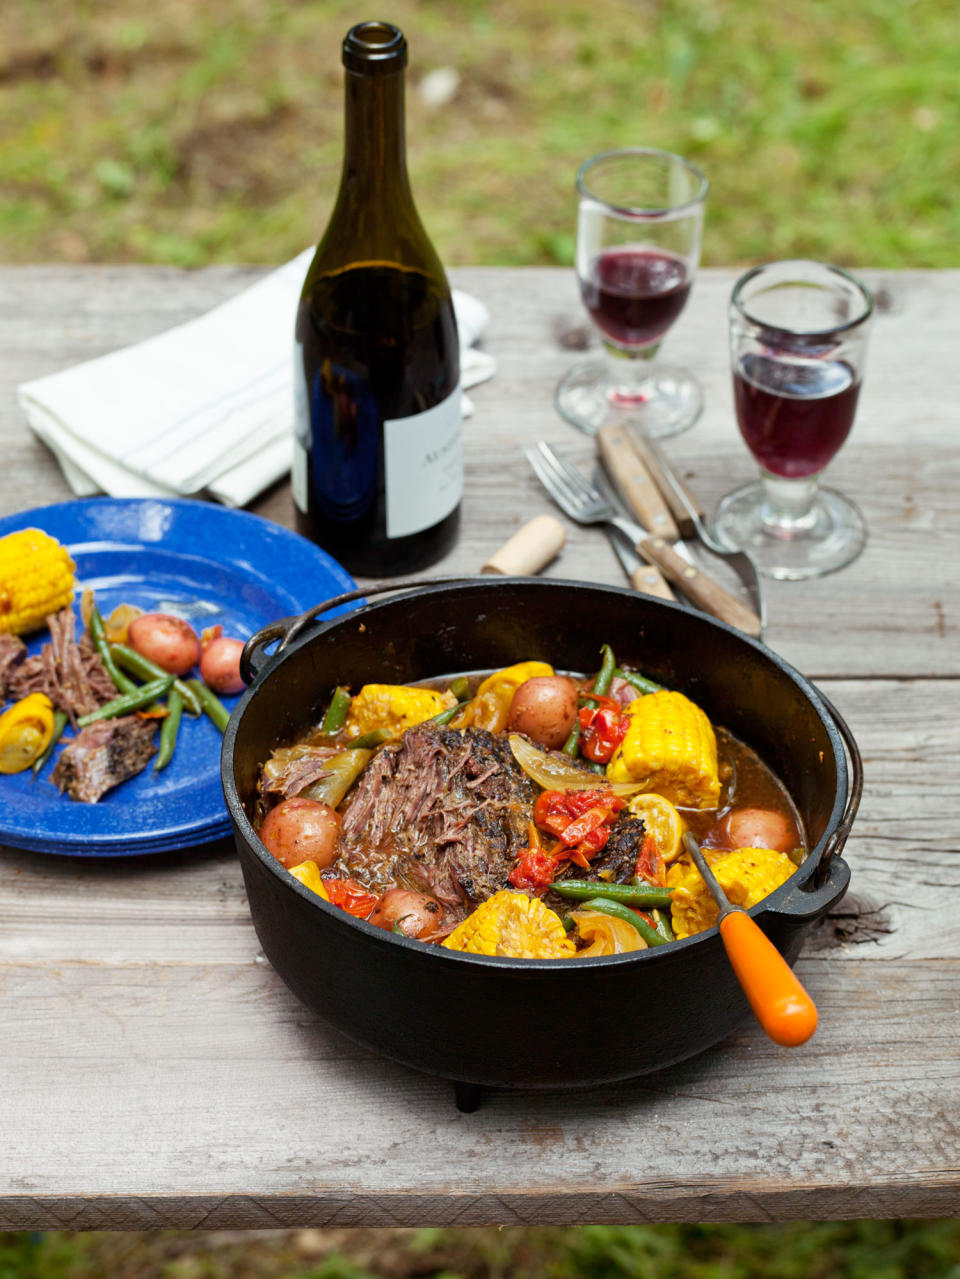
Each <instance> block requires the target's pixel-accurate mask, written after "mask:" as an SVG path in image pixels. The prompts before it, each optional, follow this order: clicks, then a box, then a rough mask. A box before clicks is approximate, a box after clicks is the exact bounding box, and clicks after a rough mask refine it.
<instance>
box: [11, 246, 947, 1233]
mask: <svg viewBox="0 0 960 1279" xmlns="http://www.w3.org/2000/svg"><path fill="white" fill-rule="evenodd" d="M260 273H261V269H260V268H211V269H209V270H206V271H201V272H197V273H184V272H180V271H176V270H172V269H165V268H151V269H145V268H135V267H102V268H101V267H82V268H61V267H23V268H0V446H2V451H3V458H4V466H3V468H2V469H0V513H4V514H5V513H9V512H13V511H18V510H22V509H27V508H30V507H33V506H38V505H42V504H44V503H47V502H51V501H58V500H63V499H64V498H66V497H68V496H69V493H68V490H67V488H66V485H65V484H64V482H63V479H62V477H61V475H60V472H59V469H58V467H57V465H56V463H55V462H54V461H53V460H52V458H51V457H50V455H49V454H48V453H47V452H46V450H45V449H44V448H43V446H41V445H40V444H38V443H37V442H36V441H35V440H34V439H33V437H32V435H31V434H30V432H29V431H28V429H27V427H26V425H25V422H24V419H23V416H22V414H21V411H20V409H19V407H18V406H17V403H16V397H15V388H16V386H17V385H18V384H19V383H20V382H22V381H25V380H27V379H28V378H31V377H35V376H38V375H40V374H42V373H44V372H49V371H53V370H54V369H57V368H62V367H66V366H67V365H69V364H72V363H75V362H77V361H79V360H84V359H89V358H91V357H92V356H94V355H98V354H101V353H103V352H105V351H108V350H112V349H114V348H116V347H118V346H120V345H123V344H125V343H127V342H130V341H134V340H137V339H139V338H143V337H147V336H149V335H151V334H153V333H156V332H160V331H162V330H163V329H165V328H167V327H169V326H171V325H173V324H175V323H178V322H179V321H181V320H184V319H187V318H189V317H191V316H194V315H197V314H199V313H201V312H202V311H204V310H205V309H207V308H209V307H210V306H212V305H213V304H215V303H216V302H218V301H221V300H223V299H225V298H226V297H228V296H230V295H231V294H232V293H234V292H236V291H237V290H239V289H241V288H243V287H244V286H245V285H247V284H249V283H251V282H252V281H253V280H254V279H256V278H257V277H258V276H259V274H260ZM451 274H452V276H453V279H454V282H455V283H457V284H458V285H459V286H461V287H463V288H466V289H468V290H469V291H471V292H473V293H475V294H476V295H477V296H478V297H480V298H481V299H482V300H483V301H484V302H486V303H487V305H488V306H489V308H490V312H491V323H490V329H489V332H488V335H487V337H486V340H485V346H486V349H488V350H489V351H491V352H492V353H493V354H494V355H495V356H496V357H497V361H498V372H497V375H496V377H495V379H494V380H493V381H492V382H490V383H488V384H486V385H484V386H480V387H477V388H476V389H475V390H474V391H473V392H471V395H472V398H473V399H474V400H475V403H476V414H475V416H474V417H473V418H472V419H470V420H469V421H468V422H467V424H466V458H467V486H466V493H465V499H464V522H463V533H462V536H461V539H460V541H459V543H458V545H457V547H456V549H455V551H454V552H453V553H452V554H451V556H449V557H448V559H447V560H446V561H445V562H444V563H443V564H441V565H438V566H436V567H435V568H434V569H433V570H431V574H430V575H433V574H440V573H445V572H451V571H454V572H460V571H462V572H475V571H477V570H478V569H479V567H480V565H481V564H482V563H483V562H484V560H485V559H486V558H487V557H488V556H489V555H490V553H491V552H492V551H493V550H494V549H496V547H498V546H499V545H500V544H501V543H502V542H504V541H505V540H506V538H507V537H508V536H509V534H510V533H511V532H512V531H513V530H514V529H516V528H518V527H519V526H520V525H521V524H522V523H524V522H525V521H526V520H528V519H529V518H530V517H531V516H533V515H536V514H538V513H540V512H544V511H551V512H553V508H552V507H551V506H550V503H549V500H548V499H547V498H546V497H545V495H544V494H543V493H542V491H541V490H540V489H539V486H538V484H537V483H536V481H535V480H534V478H533V476H532V475H531V474H530V473H528V471H527V469H526V466H525V464H524V462H523V459H522V456H521V453H520V448H521V445H522V444H524V443H530V442H532V441H534V440H535V439H537V438H539V437H543V438H546V439H547V440H549V441H550V442H551V444H553V445H554V446H555V447H557V448H558V449H561V450H563V451H564V453H565V454H566V455H567V456H569V457H571V459H573V460H575V461H583V462H585V461H587V460H588V459H589V457H590V451H591V450H590V444H589V442H588V441H587V440H586V439H585V438H584V437H581V436H579V435H577V434H576V432H574V431H573V430H572V429H571V428H569V427H567V426H566V425H565V424H563V423H562V422H561V421H560V419H559V418H558V417H557V415H556V413H555V411H554V409H553V406H552V396H553V389H554V386H555V384H556V382H557V380H558V378H559V377H560V375H561V374H562V372H563V371H564V370H565V369H566V368H567V367H568V366H569V365H570V363H572V362H573V361H574V360H575V359H578V358H582V352H581V351H578V350H577V349H575V347H576V346H577V345H578V344H579V343H581V341H582V340H583V338H584V336H585V335H586V336H588V335H587V334H586V330H585V328H584V323H585V322H584V316H583V314H582V312H581V310H580V306H579V301H578V298H577V291H576V285H575V281H574V279H573V277H572V274H571V273H570V272H567V271H562V270H550V269H529V270H521V269H495V268H475V269H463V270H458V271H454V272H452V273H451ZM735 275H736V272H734V271H729V270H708V271H704V272H702V273H701V275H700V277H699V278H698V281H697V283H696V286H695V289H694V293H693V296H692V300H691V303H690V305H689V307H688V308H687V310H686V312H685V313H684V315H683V316H682V318H681V321H680V322H679V324H678V325H677V328H676V330H675V332H674V333H672V334H671V335H670V338H669V339H668V343H667V348H668V351H667V353H668V354H669V356H670V358H671V359H675V360H677V361H679V362H686V363H688V364H690V365H692V366H694V367H695V368H696V369H697V371H698V373H699V375H700V376H701V379H702V381H703V385H704V391H705V398H706V405H707V408H706V412H705V414H704V417H703V419H702V420H701V422H700V423H698V424H697V426H696V427H695V429H694V430H692V431H690V432H688V433H686V434H685V435H683V436H679V437H677V438H675V439H674V440H671V441H668V442H667V445H666V448H667V452H668V454H669V456H670V458H671V460H672V461H674V462H675V463H676V464H677V465H678V466H679V468H680V470H681V474H682V475H683V476H684V478H685V479H686V480H688V481H689V483H690V484H691V486H692V487H693V488H694V489H695V491H696V493H697V495H698V497H700V499H701V500H702V501H703V503H704V505H705V507H706V509H707V511H710V510H711V509H712V507H713V505H714V504H715V502H716V501H717V500H718V499H719V497H720V496H722V494H723V493H724V492H726V491H727V490H728V489H729V488H730V487H732V486H733V485H735V484H738V483H741V482H745V481H746V480H748V479H750V478H751V477H752V474H753V464H752V462H751V460H750V457H749V455H748V454H747V452H746V449H745V448H744V446H743V445H742V443H741V442H740V440H739V437H738V435H737V431H736V428H735V426H734V424H733V418H732V409H731V395H730V387H729V367H728V355H727V347H726V328H725V306H726V299H727V297H728V296H729V291H730V287H731V285H732V282H733V280H734V278H735ZM864 275H865V277H866V278H867V280H868V282H869V283H870V284H872V285H873V286H874V287H875V288H876V289H877V290H878V294H879V299H880V303H881V305H880V308H879V313H878V318H877V323H876V327H875V331H874V334H873V337H872V341H871V351H870V357H869V361H868V366H867V373H866V380H865V384H864V389H863V394H862V396H861V402H860V409H859V413H858V418H857V422H856V424H855V426H854V430H853V433H852V435H851V437H850V440H849V442H848V444H847V445H846V447H845V449H844V451H843V452H842V453H841V455H840V457H839V458H838V459H837V461H836V462H835V464H834V465H833V466H832V467H831V468H830V472H829V481H828V482H829V483H831V484H833V485H835V486H836V487H837V488H840V489H842V490H843V491H844V492H846V493H847V494H848V495H850V496H851V497H853V498H854V499H855V500H856V501H857V502H858V504H859V505H860V506H861V508H862V509H863V511H864V513H865V515H866V518H867V522H868V524H869V527H870V542H869V545H868V547H867V550H866V552H865V553H864V555H863V556H862V557H861V559H860V560H858V561H857V562H856V563H855V564H854V565H852V566H850V567H849V568H847V569H846V570H844V571H842V572H841V573H838V574H835V575H833V576H831V577H827V578H824V579H821V580H820V581H818V582H810V583H796V584H786V583H771V584H770V588H769V613H770V626H769V630H768V637H767V638H768V642H769V643H770V645H771V646H772V647H773V648H774V649H776V650H777V651H778V652H779V653H781V654H782V655H783V656H784V657H786V658H787V659H788V660H789V661H791V662H793V663H794V664H795V665H796V666H798V667H799V668H800V670H801V671H803V673H804V674H806V675H808V676H810V677H812V678H814V679H815V680H817V682H818V683H820V684H821V685H822V687H823V688H824V691H825V692H826V693H827V694H828V695H829V696H830V697H831V698H832V699H833V700H834V701H835V703H836V704H837V706H838V707H839V709H840V710H841V712H842V713H843V714H844V715H845V716H846V717H847V718H848V720H849V723H850V725H851V727H852V729H853V732H854V734H855V736H856V738H857V740H858V742H859V744H860V747H861V750H862V753H863V757H864V765H865V776H866V785H865V792H864V799H863V804H862V806H861V810H860V817H859V819H858V821H857V823H856V825H855V827H854V831H853V835H852V837H851V839H850V840H849V842H848V844H847V848H846V852H845V854H844V856H845V857H846V858H847V860H848V861H849V863H850V866H851V869H852V884H851V890H850V893H849V894H848V895H847V897H846V898H845V899H844V901H843V902H842V903H841V904H840V905H839V906H838V907H837V908H836V910H835V911H834V912H833V913H832V914H831V915H830V916H829V917H828V918H827V919H826V920H825V921H824V922H823V923H822V924H821V925H820V926H819V927H818V928H817V929H816V930H815V931H814V933H813V935H812V937H811V939H810V941H809V943H808V945H807V948H806V950H805V952H804V954H803V956H802V958H801V960H800V962H799V965H798V972H799V974H800V976H801V978H802V980H803V982H804V984H805V985H806V986H807V988H808V989H809V990H810V992H811V994H812V995H813V997H814V999H815V1000H816V1002H817V1005H818V1007H819V1010H820V1027H819V1029H818V1031H817V1033H816V1035H815V1036H814V1038H813V1040H812V1041H811V1042H810V1043H809V1044H807V1045H806V1046H804V1047H803V1048H801V1049H796V1050H790V1049H784V1048H778V1047H776V1046H775V1045H773V1044H772V1043H770V1042H769V1041H767V1040H766V1039H765V1038H764V1037H763V1035H762V1033H761V1032H760V1031H759V1030H758V1029H757V1028H756V1027H755V1026H754V1025H752V1024H746V1025H744V1026H743V1027H742V1028H741V1029H740V1030H738V1031H737V1033H735V1034H734V1035H732V1036H731V1037H730V1038H729V1039H728V1040H727V1041H726V1042H725V1043H724V1044H722V1045H720V1046H719V1047H718V1048H716V1049H714V1050H712V1051H710V1052H709V1053H706V1054H704V1055H703V1056H701V1057H699V1058H697V1059H695V1060H693V1061H690V1062H687V1063H684V1064H682V1065H680V1066H675V1067H673V1068H671V1069H669V1070H666V1071H662V1072H659V1073H657V1074H656V1075H650V1076H646V1077H643V1078H638V1079H635V1080H632V1081H627V1082H624V1083H620V1084H616V1085H613V1086H608V1087H605V1088H602V1089H590V1090H585V1091H581V1092H575V1093H547V1094H535V1093H529V1092H527V1093H516V1094H515V1093H507V1092H496V1093H492V1094H490V1095H489V1096H488V1097H487V1099H486V1100H485V1101H484V1104H483V1105H482V1106H481V1107H480V1109H479V1110H477V1111H476V1112H475V1113H473V1114H461V1113H459V1112H458V1111H457V1110H456V1109H455V1108H454V1105H453V1099H452V1092H451V1087H450V1085H449V1083H446V1082H444V1081H442V1080H436V1079H432V1078H429V1077H427V1076H423V1075H418V1074H416V1073H414V1072H412V1071H409V1070H407V1069H405V1068H402V1067H399V1066H395V1065H393V1064H392V1063H390V1062H388V1061H384V1060H382V1059H379V1058H376V1057H373V1056H371V1055H370V1054H369V1053H367V1052H366V1051H365V1050H363V1049H360V1048H358V1047H356V1046H355V1045H353V1044H352V1043H351V1042H350V1041H348V1040H346V1039H344V1038H343V1037H341V1036H340V1035H339V1034H337V1033H336V1032H334V1031H333V1030H331V1029H330V1028H329V1027H327V1026H326V1025H325V1024H324V1023H322V1022H321V1021H320V1020H319V1019H318V1018H317V1017H315V1016H314V1014H312V1013H311V1012H309V1011H308V1010H307V1009H305V1008H304V1007H303V1006H302V1005H300V1004H299V1003H298V1002H297V1001H296V999H295V998H294V997H293V996H292V995H291V994H290V993H289V992H288V991H287V989H286V987H285V986H284V985H283V984H282V982H281V981H280V979H279V978H278V977H277V976H276V975H275V973H274V972H273V971H272V969H271V968H270V967H269V965H268V964H267V963H266V962H265V961H264V959H263V956H262V955H261V954H260V952H259V947H258V943H257V938H256V935H255V933H254V931H253V928H252V926H251V924H250V920H249V915H248V911H247V906H246V902H245V898H244V892H243V886H242V882H241V877H240V872H239V868H238V865H237V862H236V859H235V856H234V854H233V850H232V847H231V846H230V845H229V844H228V843H227V842H226V841H224V842H222V843H220V844H217V845H213V846H212V847H207V848H204V849H195V850H186V851H184V852H181V853H177V854H171V855H165V856H152V857H145V858H137V859H130V860H128V861H119V862H118V861H112V860H96V859H94V860H86V859H81V858H68V857H52V856H42V855H39V854H32V853H26V852H21V851H17V850H13V849H9V850H3V851H0V1010H2V1032H0V1132H2V1137H0V1228H2V1229H15V1228H47V1227H64V1228H112V1229H128V1228H140V1227H152V1226H167V1225H178V1226H192V1227H217V1228H235V1227H269V1226H275V1225H283V1226H289V1225H339V1226H353V1225H365V1226H378V1225H383V1226H386V1225H391V1226H394V1225H404V1226H409V1225H423V1224H433V1225H479V1224H486V1223H503V1224H545V1223H553V1222H556V1223H568V1222H569V1223H577V1222H600V1221H609V1222H640V1221H680V1220H687V1221H693V1220H698V1221H724V1220H740V1221H767V1220H787V1219H839V1218H843V1217H854V1218H862V1217H925V1216H939V1215H956V1214H958V1213H960V1132H958V1117H960V1019H958V1017H957V1010H958V1008H960V932H958V929H957V926H956V918H955V917H956V905H955V903H956V902H957V901H958V899H960V898H958V893H960V838H958V835H957V831H958V829H960V786H958V781H960V727H958V725H960V696H958V683H957V674H958V666H960V646H958V643H957V626H958V607H960V592H958V584H960V568H958V558H960V557H958V555H957V548H958V546H960V536H958V534H960V514H958V504H957V493H958V491H960V483H958V482H960V451H958V447H957V443H956V402H955V394H954V391H953V386H954V383H955V372H954V369H955V361H956V354H955V353H956V351H957V350H958V349H960V312H958V308H957V307H956V303H955V298H956V294H957V290H958V286H960V272H904V273H884V274H883V275H879V274H874V273H870V272H865V273H864ZM253 509H254V510H257V511H259V512H260V513H261V514H264V515H267V516H269V517H270V518H273V519H276V520H278V521H279V522H281V523H284V524H287V525H289V524H290V523H291V507H290V498H289V489H288V487H287V485H286V484H285V483H283V484H280V485H277V486H276V487H275V488H274V489H273V490H272V491H271V492H269V493H267V494H265V495H264V496H263V497H262V498H261V499H260V500H259V501H258V502H256V503H255V504H254V506H253ZM545 571H546V573H547V575H549V576H552V577H564V578H571V579H578V580H588V581H598V582H610V583H615V584H621V583H623V581H624V578H623V575H622V570H621V569H620V568H619V565H618V564H617V561H616V559H615V558H614V555H613V552H612V551H611V550H610V547H609V546H608V544H607V542H606V540H605V538H604V536H603V534H602V533H601V532H600V531H599V530H581V529H576V528H574V527H573V526H571V525H567V541H566V545H565V546H564V548H563V550H562V552H561V554H560V555H559V556H558V557H557V559H555V560H554V561H553V562H552V563H551V564H550V566H549V567H548V568H547V569H546V570H545ZM611 1014H612V1015H615V1010H611ZM438 1033H442V1028H440V1029H439V1030H438ZM563 1033H571V1034H575V1033H576V1023H575V1018H574V1019H572V1021H571V1025H570V1026H569V1027H568V1028H566V1029H565V1031H564V1032H563ZM651 1033H656V1030H655V1027H652V1028H651Z"/></svg>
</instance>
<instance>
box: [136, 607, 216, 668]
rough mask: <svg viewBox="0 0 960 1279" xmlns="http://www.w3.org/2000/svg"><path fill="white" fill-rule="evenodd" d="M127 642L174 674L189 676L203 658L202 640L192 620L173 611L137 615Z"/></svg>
mask: <svg viewBox="0 0 960 1279" xmlns="http://www.w3.org/2000/svg"><path fill="white" fill-rule="evenodd" d="M127 642H128V643H129V645H130V647H131V648H132V649H135V650H136V651H137V652H138V653H139V654H140V655H141V656H142V657H146V658H149V660H150V661H151V662H154V663H155V664H156V665H157V666H162V667H163V669H164V670H165V671H169V672H170V674H171V675H186V674H187V672H188V671H191V670H193V668H194V666H196V664H197V662H199V660H200V640H199V639H198V637H197V633H196V631H195V630H194V629H193V627H192V626H191V625H190V623H189V622H185V621H184V620H183V618H182V617H173V616H172V615H171V614H170V613H143V614H141V616H140V617H135V618H134V619H133V621H132V622H131V623H130V626H129V629H128V632H127Z"/></svg>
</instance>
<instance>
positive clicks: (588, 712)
mask: <svg viewBox="0 0 960 1279" xmlns="http://www.w3.org/2000/svg"><path fill="white" fill-rule="evenodd" d="M597 700H598V701H599V702H600V705H599V706H584V707H583V708H582V710H581V711H580V753H581V754H582V755H585V756H586V757H587V759H592V760H593V762H594V763H595V764H607V763H609V761H610V759H611V758H612V756H613V752H614V751H615V750H616V749H617V747H618V746H619V745H620V743H621V742H622V741H623V739H624V738H625V737H626V735H627V729H628V728H629V726H630V716H629V715H624V713H623V707H622V706H621V704H620V703H619V702H617V701H615V700H614V699H613V698H612V697H599V698H597Z"/></svg>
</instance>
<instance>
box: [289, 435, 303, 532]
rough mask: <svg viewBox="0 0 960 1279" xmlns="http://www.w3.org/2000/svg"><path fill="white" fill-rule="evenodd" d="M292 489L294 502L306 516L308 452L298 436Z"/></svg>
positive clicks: (295, 447) (294, 441)
mask: <svg viewBox="0 0 960 1279" xmlns="http://www.w3.org/2000/svg"><path fill="white" fill-rule="evenodd" d="M290 487H291V489H292V490H293V502H294V505H295V506H296V507H297V509H298V510H300V511H302V512H303V514H304V515H306V513H307V450H306V449H305V448H304V447H303V445H302V444H301V443H300V440H299V439H298V438H297V436H294V437H293V463H292V465H291V467H290Z"/></svg>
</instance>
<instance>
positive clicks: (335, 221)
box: [293, 22, 463, 576]
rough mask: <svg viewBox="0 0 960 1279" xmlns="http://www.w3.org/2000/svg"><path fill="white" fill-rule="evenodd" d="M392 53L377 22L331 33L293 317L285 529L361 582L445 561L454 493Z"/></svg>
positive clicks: (426, 254) (444, 369) (459, 459)
mask: <svg viewBox="0 0 960 1279" xmlns="http://www.w3.org/2000/svg"><path fill="white" fill-rule="evenodd" d="M406 62H407V44H406V40H405V39H404V36H403V33H402V32H401V31H399V30H398V29H397V28H396V27H394V26H391V25H390V24H389V23H387V22H363V23H360V24H359V25H358V26H355V27H352V28H351V30H350V31H349V32H348V33H347V35H346V38H345V39H344V42H343V65H344V68H345V82H346V92H345V124H346V129H345V145H344V157H343V171H342V175H341V179H340V188H339V191H338V194H337V198H336V201H335V204H334V208H333V212H332V214H331V215H330V221H329V224H328V226H327V229H326V232H325V234H324V236H323V238H322V240H321V241H320V244H319V246H318V248H317V251H316V254H315V255H314V258H313V261H312V262H311V264H310V267H309V269H308V271H307V275H306V279H305V281H304V285H303V291H302V293H301V297H300V304H299V307H298V311H297V321H296V334H295V346H294V405H295V408H294V423H295V425H294V462H293V495H294V502H295V505H296V508H297V526H298V528H299V530H300V532H302V533H304V534H305V535H306V536H308V537H310V538H311V539H312V540H313V541H315V542H317V543H319V545H321V546H322V547H324V549H326V550H328V551H329V552H330V553H331V554H332V555H333V556H334V557H335V558H336V559H338V560H339V561H340V562H341V563H342V564H344V565H345V566H346V567H347V568H348V569H349V570H350V571H351V572H353V573H357V574H361V575H364V576H391V575H393V574H396V573H405V572H409V571H411V570H414V569H418V568H423V567H425V566H426V565H428V564H431V563H433V562H435V561H436V560H438V559H439V558H440V557H441V556H442V555H444V554H445V553H446V551H447V550H449V548H450V547H451V546H452V544H453V541H454V539H455V537H456V533H457V527H458V522H459V515H460V498H461V494H462V491H463V446H462V434H461V416H460V349H459V344H458V341H457V325H456V319H455V317H454V312H453V303H452V301H451V297H450V286H449V284H448V283H447V279H446V276H445V274H444V270H443V267H442V266H441V264H440V259H439V258H438V257H437V255H436V253H435V251H434V249H433V246H432V245H431V243H430V240H429V239H428V237H427V234H426V232H425V231H424V229H423V225H422V223H421V221H420V218H419V216H418V214H417V210H416V207H415V205H414V202H413V196H412V193H411V191H410V183H409V181H408V178H407V166H406V148H405V135H404V101H403V79H404V67H405V66H406Z"/></svg>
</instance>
